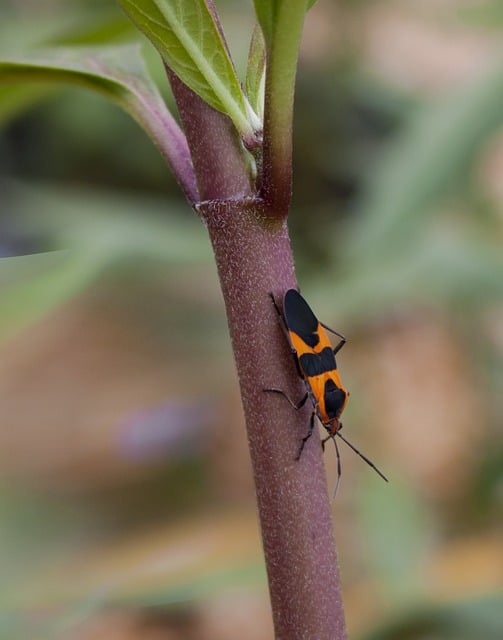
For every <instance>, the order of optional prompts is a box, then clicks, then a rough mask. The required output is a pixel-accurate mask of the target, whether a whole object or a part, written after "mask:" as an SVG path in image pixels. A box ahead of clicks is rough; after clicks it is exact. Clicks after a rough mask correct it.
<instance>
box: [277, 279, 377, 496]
mask: <svg viewBox="0 0 503 640" xmlns="http://www.w3.org/2000/svg"><path fill="white" fill-rule="evenodd" d="M271 298H272V301H273V304H274V308H275V309H276V311H277V313H278V316H279V319H280V322H281V326H282V327H283V330H284V332H285V334H286V336H287V339H288V342H289V343H290V347H291V349H292V355H293V357H294V359H295V364H296V367H297V371H298V374H299V376H300V377H301V378H302V379H303V380H304V384H305V386H306V394H305V395H304V396H303V397H302V398H301V399H300V400H299V402H294V401H293V400H292V399H291V398H290V397H289V396H288V395H287V394H286V393H285V392H284V391H283V390H282V389H276V388H271V389H264V391H266V392H269V393H279V394H280V395H282V396H283V397H284V398H286V399H287V400H288V402H289V403H290V404H291V405H292V407H293V408H294V409H295V410H297V411H298V410H299V409H301V408H302V407H303V406H304V405H305V403H306V401H307V399H308V398H309V399H310V400H311V403H312V405H313V412H312V413H311V418H310V421H309V429H308V432H307V434H306V435H305V436H304V437H303V438H302V442H301V444H300V448H299V451H298V453H297V455H296V456H295V459H296V460H299V459H300V456H301V454H302V451H303V449H304V446H305V444H306V442H307V441H308V440H309V438H310V437H311V436H312V434H313V430H314V424H315V418H318V419H319V421H320V422H321V424H322V425H323V426H324V427H325V429H326V430H327V432H328V436H327V437H326V438H324V439H323V440H322V442H321V445H322V447H323V450H325V443H326V442H327V441H328V440H333V443H334V445H335V451H336V454H337V484H336V486H335V490H334V495H335V493H336V492H337V488H338V486H339V482H340V479H341V470H342V467H341V457H340V454H339V447H338V446H337V442H336V440H335V436H338V437H339V438H340V439H341V440H343V441H344V442H345V443H346V444H347V445H348V446H349V447H350V448H351V449H353V451H354V452H355V453H357V454H358V455H359V456H360V458H362V459H363V460H364V461H365V462H366V463H367V464H368V465H369V466H371V467H372V468H373V469H374V471H376V472H377V473H378V474H379V475H380V476H381V478H383V480H386V482H388V479H387V478H386V476H385V475H384V474H383V473H381V471H379V469H378V468H377V467H376V466H375V464H374V463H373V462H371V460H369V459H368V458H367V457H366V456H364V455H363V453H361V451H359V450H358V449H357V448H356V447H355V446H354V445H352V444H351V442H349V441H348V440H346V438H345V437H344V436H343V435H341V432H340V431H341V429H342V422H341V420H340V416H341V414H342V412H343V411H344V408H345V406H346V404H347V401H348V397H349V392H348V391H347V389H346V388H345V387H344V385H343V384H342V381H341V378H340V376H339V372H338V370H337V363H336V360H335V356H336V354H337V352H338V351H340V349H342V347H343V346H344V344H345V343H346V338H345V337H344V336H343V335H341V334H340V333H338V332H337V331H334V330H333V329H330V327H327V326H326V325H325V324H323V323H322V322H320V321H319V320H318V319H317V318H316V316H315V315H314V313H313V312H312V310H311V307H310V306H309V305H308V304H307V302H306V301H305V300H304V298H303V297H302V296H301V295H300V293H299V292H298V291H297V290H296V289H289V290H288V291H287V292H286V293H285V297H284V298H283V312H281V310H280V308H279V307H278V304H277V303H276V300H275V299H274V296H273V294H272V293H271ZM327 331H329V332H330V333H333V334H334V335H336V336H337V337H338V338H339V342H338V343H337V345H336V346H335V347H332V345H331V343H330V340H329V339H328V335H327Z"/></svg>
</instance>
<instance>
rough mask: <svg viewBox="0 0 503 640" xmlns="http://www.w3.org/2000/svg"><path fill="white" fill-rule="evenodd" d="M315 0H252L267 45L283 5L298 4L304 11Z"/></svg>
mask: <svg viewBox="0 0 503 640" xmlns="http://www.w3.org/2000/svg"><path fill="white" fill-rule="evenodd" d="M315 2H316V0H253V4H254V5H255V13H256V14H257V19H258V21H259V24H260V26H261V27H262V31H263V32H264V37H265V39H266V42H267V44H268V45H269V44H270V42H271V40H272V37H273V33H274V30H275V28H276V25H277V20H278V14H279V13H280V11H281V9H282V8H283V6H284V5H292V4H300V5H301V6H304V7H305V9H304V11H307V10H308V9H310V8H311V7H312V6H313V4H314V3H315Z"/></svg>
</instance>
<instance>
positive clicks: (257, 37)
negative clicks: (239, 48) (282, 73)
mask: <svg viewBox="0 0 503 640" xmlns="http://www.w3.org/2000/svg"><path fill="white" fill-rule="evenodd" d="M265 63H266V50H265V41H264V35H263V33H262V29H261V28H260V27H259V26H258V25H256V26H255V29H254V30H253V35H252V39H251V43H250V52H249V54H248V65H247V68H246V83H245V87H246V94H247V96H248V99H249V100H250V103H251V106H252V108H253V109H254V111H255V113H257V114H258V115H259V117H260V119H261V120H262V119H263V117H264V92H265Z"/></svg>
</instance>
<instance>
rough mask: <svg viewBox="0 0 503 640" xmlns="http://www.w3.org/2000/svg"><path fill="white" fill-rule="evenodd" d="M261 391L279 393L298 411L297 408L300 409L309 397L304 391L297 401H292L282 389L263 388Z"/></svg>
mask: <svg viewBox="0 0 503 640" xmlns="http://www.w3.org/2000/svg"><path fill="white" fill-rule="evenodd" d="M263 391H265V392H267V393H279V394H280V395H281V396H283V397H284V398H286V399H287V400H288V402H289V403H290V404H291V405H292V407H293V408H294V409H295V410H296V411H298V410H299V409H302V407H303V406H304V405H305V404H306V400H307V399H308V398H309V394H308V393H307V391H306V395H305V396H303V397H302V398H301V399H300V400H299V402H294V401H293V400H292V399H291V398H290V396H288V395H287V394H286V393H285V392H284V391H283V390H282V389H275V388H272V389H263Z"/></svg>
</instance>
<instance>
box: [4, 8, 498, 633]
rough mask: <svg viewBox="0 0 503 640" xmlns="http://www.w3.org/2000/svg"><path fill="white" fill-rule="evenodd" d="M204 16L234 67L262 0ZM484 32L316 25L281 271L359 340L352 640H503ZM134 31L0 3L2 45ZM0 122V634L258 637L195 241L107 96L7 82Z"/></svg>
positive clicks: (493, 126)
mask: <svg viewBox="0 0 503 640" xmlns="http://www.w3.org/2000/svg"><path fill="white" fill-rule="evenodd" d="M217 5H218V8H219V10H220V12H221V16H222V20H223V24H224V28H225V29H226V33H227V36H228V40H229V43H230V46H231V50H232V52H233V54H234V56H235V60H236V64H237V67H238V69H239V71H240V72H242V70H243V69H244V65H245V60H246V53H247V43H248V39H249V34H250V32H251V26H252V23H253V17H252V3H251V1H250V2H247V3H243V2H238V1H237V0H234V1H232V2H231V1H230V0H228V1H227V2H225V1H223V0H220V1H219V2H217ZM502 35H503V4H502V3H501V2H500V1H499V0H423V2H420V3H419V2H414V1H413V0H382V1H379V0H374V1H371V0H359V1H355V0H353V1H349V0H337V1H335V0H319V2H318V3H317V5H316V6H315V7H314V8H313V9H312V11H311V12H310V13H309V15H308V19H307V23H306V29H305V35H304V41H303V47H302V55H301V61H300V67H299V74H298V92H297V102H296V123H295V166H294V173H295V176H294V179H295V184H294V202H293V209H292V213H291V219H290V228H291V236H292V242H293V246H294V251H295V256H296V263H297V268H298V277H299V282H300V285H301V287H302V291H303V293H304V295H305V296H306V297H307V299H308V300H309V301H310V302H311V304H312V306H313V308H314V309H315V310H316V312H317V315H318V316H319V317H320V318H321V319H322V320H323V321H324V322H325V323H327V324H328V325H330V326H334V327H335V328H337V330H339V331H341V332H343V333H344V334H345V335H346V336H347V338H348V344H347V345H346V347H345V349H344V350H343V352H341V354H340V357H339V365H340V368H341V370H342V372H343V378H344V381H345V384H346V386H347V387H348V388H349V389H350V390H351V401H350V403H349V406H348V408H347V410H346V412H345V416H344V417H345V420H344V424H345V431H346V437H348V438H350V439H351V440H352V442H353V443H354V444H355V445H356V446H358V447H359V448H360V449H361V450H362V451H363V452H365V453H366V454H367V455H368V456H369V457H370V458H371V459H372V460H374V462H375V463H376V464H377V465H378V466H379V467H380V468H381V469H382V470H383V471H384V472H385V473H386V475H387V476H388V477H389V478H390V483H389V485H386V484H385V483H383V482H381V480H380V479H379V477H378V476H377V475H376V474H374V473H372V471H371V470H370V469H368V468H367V467H366V465H365V464H363V463H362V462H361V460H359V459H358V457H356V456H355V455H354V454H353V453H352V452H351V451H350V450H349V449H346V450H344V451H343V480H342V483H341V486H340V489H339V493H338V496H337V499H336V500H335V501H334V502H333V514H334V527H335V535H336V538H337V544H338V553H339V559H340V564H341V575H342V582H343V589H344V600H345V604H346V611H347V619H348V625H349V630H350V636H351V637H352V638H358V639H360V640H378V639H379V640H395V639H396V640H398V639H400V640H402V639H403V640H426V639H428V640H437V639H438V640H443V639H451V638H452V639H457V640H459V639H460V640H464V639H466V640H473V639H474V638H484V640H493V639H494V640H496V639H500V638H502V637H503V619H502V616H501V607H502V605H503V598H502V587H503V547H502V544H501V513H502V500H503V478H502V471H501V469H502V461H503V440H502V438H501V415H502V409H503V407H502V394H501V383H502V380H503V368H502V357H501V356H502V351H503V306H502V302H503V252H502V239H503V238H502V235H503V233H502V231H503V127H502V125H503V40H502ZM134 37H135V34H134V31H133V30H132V29H131V28H130V26H129V24H128V23H127V21H126V20H125V19H124V18H123V17H122V15H121V13H120V11H119V9H118V8H117V5H116V3H115V2H113V1H105V0H100V1H99V2H98V1H91V0H88V1H84V0H81V1H76V0H74V2H72V3H67V2H63V1H57V0H43V1H42V0H31V1H29V0H26V1H22V0H19V1H15V0H10V1H9V0H0V49H1V52H2V53H5V52H12V51H18V52H19V51H21V52H22V51H23V50H24V49H26V47H28V46H29V45H31V44H33V43H34V44H40V43H49V44H65V45H66V44H82V45H88V44H92V45H98V44H101V43H110V42H124V41H127V40H130V39H131V38H134ZM145 56H146V58H147V60H148V62H149V66H150V70H151V73H152V75H153V76H154V77H155V78H156V80H157V83H158V85H159V87H160V89H161V90H162V91H163V92H166V90H167V87H166V81H165V79H164V77H163V74H162V68H161V67H160V65H159V63H158V61H157V59H156V55H155V53H154V52H152V50H150V49H149V47H148V46H146V47H145ZM166 100H167V101H168V103H169V104H171V98H170V97H169V95H167V94H166ZM0 124H1V128H0V256H2V259H1V260H0V287H1V294H0V523H1V524H0V567H1V571H0V639H1V640H3V639H4V638H5V639H6V640H7V639H8V640H11V639H12V640H17V639H22V640H26V638H34V637H44V638H71V639H77V640H89V639H101V638H106V639H107V640H114V639H115V638H118V639H124V640H129V639H136V638H142V639H145V640H156V639H158V638H163V639H167V638H169V639H170V640H171V639H184V640H185V639H188V640H192V639H196V638H197V639H199V640H201V639H204V640H214V639H215V640H227V639H235V638H236V637H237V636H238V634H239V637H240V638H241V640H261V639H266V638H272V637H273V631H272V624H271V621H270V609H269V604H268V593H267V585H266V579H265V572H264V565H263V559H262V554H261V546H260V538H259V532H258V526H257V521H256V511H255V501H254V495H253V485H252V479H251V470H250V464H249V460H248V452H247V445H246V437H245V432H244V424H243V417H242V412H241V406H240V398H239V394H238V388H237V382H236V376H235V371H234V365H233V361H232V353H231V350H230V346H229V341H228V336H227V327H226V320H225V315H224V309H223V303H222V299H221V295H220V291H219V285H218V281H217V277H216V270H215V267H214V265H213V262H212V256H211V251H210V247H209V243H208V241H207V238H206V233H205V229H204V228H203V226H202V225H201V224H200V223H199V221H198V220H197V219H196V216H195V215H194V214H193V213H192V212H191V211H190V210H189V207H188V205H187V204H186V203H185V201H184V200H183V199H182V197H181V195H180V193H179V191H178V189H177V187H176V184H175V183H174V180H173V178H172V176H171V175H170V173H169V171H168V170H167V168H166V166H165V165H164V162H163V160H162V158H161V156H160V155H159V153H158V152H157V150H156V149H155V148H154V147H153V145H152V144H151V142H150V141H149V140H148V138H147V136H146V135H145V134H144V133H143V131H142V130H141V129H140V128H139V127H138V126H137V124H136V123H134V122H133V121H132V120H131V119H130V118H128V117H127V116H126V115H125V114H124V113H123V112H122V111H119V109H118V108H117V107H115V106H113V105H110V104H109V103H108V102H107V101H106V100H105V99H104V98H102V97H100V96H98V95H95V94H93V93H90V92H86V91H85V90H83V89H75V88H73V89H70V88H64V87H61V86H57V87H56V86H49V85H35V84H31V85H23V86H21V85H17V86H16V85H0ZM216 372H218V375H215V373H216ZM325 458H326V467H327V475H328V482H329V486H330V487H333V486H334V484H335V476H336V461H335V456H334V455H333V451H332V450H328V451H327V453H326V456H325Z"/></svg>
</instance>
